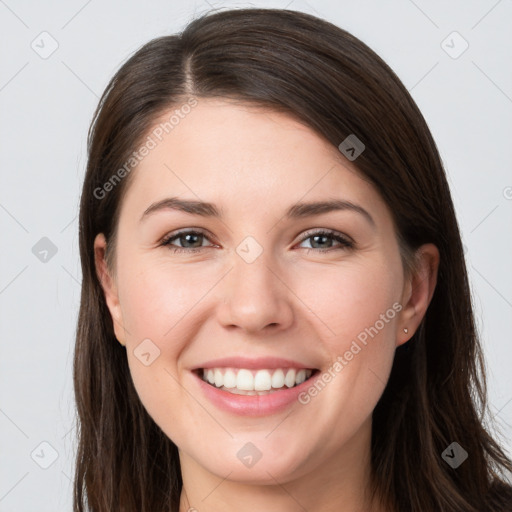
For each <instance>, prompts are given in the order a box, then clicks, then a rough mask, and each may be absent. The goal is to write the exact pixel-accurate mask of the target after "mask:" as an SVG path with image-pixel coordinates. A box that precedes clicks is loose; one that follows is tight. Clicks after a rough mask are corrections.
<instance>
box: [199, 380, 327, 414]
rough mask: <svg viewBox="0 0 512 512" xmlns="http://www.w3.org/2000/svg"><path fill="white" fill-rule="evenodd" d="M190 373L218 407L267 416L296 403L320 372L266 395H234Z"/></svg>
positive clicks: (237, 412)
mask: <svg viewBox="0 0 512 512" xmlns="http://www.w3.org/2000/svg"><path fill="white" fill-rule="evenodd" d="M192 375H193V376H194V377H195V379H196V380H197V381H198V383H199V387H200V388H201V391H202V392H203V393H204V395H205V396H206V398H208V400H210V401H211V402H212V403H213V404H214V405H216V406H217V407H218V408H219V409H222V410H223V411H227V412H230V413H234V414H239V415H240V416H267V415H270V414H275V413H278V412H281V411H283V410H285V409H286V408H287V407H289V406H290V405H292V404H293V403H298V396H299V394H300V393H301V392H302V391H305V390H306V389H307V388H309V387H310V386H311V385H312V384H313V382H314V381H315V380H316V377H317V376H318V375H320V372H319V371H317V372H316V373H314V374H313V376H312V377H310V378H309V379H307V380H305V381H304V382H302V383H301V384H299V385H298V386H295V387H293V388H287V389H283V390H282V391H276V392H274V393H269V394H268V395H235V394H233V393H230V392H229V391H223V390H221V389H219V388H216V387H214V386H212V385H211V384H208V383H207V382H205V381H204V380H203V379H202V378H201V377H199V375H197V374H196V373H194V372H192Z"/></svg>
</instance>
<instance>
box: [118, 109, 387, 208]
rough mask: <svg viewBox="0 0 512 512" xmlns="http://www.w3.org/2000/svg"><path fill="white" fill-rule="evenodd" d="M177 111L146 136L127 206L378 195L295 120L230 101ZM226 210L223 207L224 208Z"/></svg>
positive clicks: (239, 204) (256, 203)
mask: <svg viewBox="0 0 512 512" xmlns="http://www.w3.org/2000/svg"><path fill="white" fill-rule="evenodd" d="M177 109H178V110H179V105H177V106H175V107H173V108H172V109H170V110H169V111H168V112H166V113H164V114H163V115H162V116H161V117H160V118H159V119H157V120H156V121H155V123H154V125H153V126H152V128H151V129H150V131H149V132H148V134H147V136H146V137H147V139H145V140H147V141H149V140H151V146H153V147H152V149H151V150H150V151H149V153H148V154H147V155H146V156H145V157H144V158H143V159H142V161H141V162H140V163H139V164H138V165H137V167H136V168H135V169H134V170H133V171H132V172H133V173H134V174H135V176H132V183H131V185H130V187H129V190H128V192H127V196H126V198H125V203H126V202H129V203H130V204H131V205H132V206H133V207H134V208H136V209H137V210H140V211H144V209H145V208H146V207H147V206H148V203H150V202H154V201H155V200H158V199H162V198H164V197H166V196H170V195H172V196H186V197H187V198H194V199H201V200H204V201H210V202H213V203H216V204H221V205H224V204H225V203H227V204H226V209H230V208H232V209H235V210H236V211H237V212H241V211H247V212H250V211H254V209H255V208H256V209H258V210H260V211H261V209H263V208H267V207H268V208H270V206H271V205H272V206H273V207H274V206H276V207H278V208H281V209H285V208H288V206H289V204H290V203H293V202H296V201H299V200H301V198H303V199H304V200H314V199H319V198H322V199H325V198H326V196H329V197H330V198H338V199H346V200H350V201H354V202H363V201H364V202H366V203H368V202H370V203H372V202H373V208H374V209H375V208H377V209H379V208H380V209H381V210H382V211H380V212H376V214H377V215H379V214H381V215H382V214H385V212H384V211H383V209H385V206H384V204H383V203H382V201H381V199H380V196H379V194H378V193H377V191H376V190H375V188H374V187H373V185H372V184H371V183H369V182H368V181H367V180H366V179H365V178H364V177H363V176H362V175H361V174H360V172H359V171H358V169H357V168H356V167H355V165H354V164H353V163H352V162H350V161H348V160H347V159H345V158H344V157H343V156H341V154H340V152H339V151H338V149H337V148H336V147H335V146H333V145H332V144H330V143H329V142H328V141H326V140H325V139H323V138H322V137H320V136H319V135H318V134H317V133H316V132H314V131H313V130H312V129H311V128H309V127H307V126H305V125H304V124H302V123H301V122H300V121H298V120H296V119H294V118H293V117H291V116H289V115H287V114H284V113H280V112H275V111H271V110H268V109H263V108H258V107H254V106H250V105H248V104H243V103H235V102H231V101H228V100H224V99H200V100H198V104H197V105H196V106H195V107H192V108H190V109H189V110H187V112H188V113H187V114H183V113H182V114H181V116H177V115H174V116H173V118H172V121H173V122H172V123H171V122H169V120H170V119H171V116H172V115H173V113H174V112H175V110H177ZM223 209H225V208H223Z"/></svg>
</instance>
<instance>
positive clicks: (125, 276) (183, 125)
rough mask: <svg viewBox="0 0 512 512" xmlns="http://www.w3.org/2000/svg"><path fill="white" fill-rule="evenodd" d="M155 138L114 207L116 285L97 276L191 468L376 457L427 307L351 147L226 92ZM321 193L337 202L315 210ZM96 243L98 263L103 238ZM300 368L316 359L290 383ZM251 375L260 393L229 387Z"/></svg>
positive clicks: (217, 471)
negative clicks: (389, 398) (389, 394)
mask: <svg viewBox="0 0 512 512" xmlns="http://www.w3.org/2000/svg"><path fill="white" fill-rule="evenodd" d="M168 118H169V114H167V115H166V116H164V117H163V118H162V119H160V120H158V123H155V126H156V127H157V126H159V123H160V122H164V120H167V119H168ZM153 133H154V132H153ZM158 133H160V132H158ZM152 138H153V139H154V140H155V141H156V142H157V144H156V147H154V148H152V149H151V150H150V151H149V154H148V155H147V156H145V157H144V158H143V159H142V161H141V162H140V163H139V165H138V167H137V168H136V169H135V170H134V171H132V172H133V173H134V175H133V176H131V178H133V182H132V183H131V184H130V187H129V188H128V190H127V195H126V196H125V199H124V201H123V204H122V208H121V212H120V218H119V225H118V238H117V245H116V276H115V281H109V280H108V279H106V280H105V279H102V283H103V286H104V289H105V292H106V296H107V302H108V306H109V309H110V312H111V314H112V317H113V319H114V326H115V332H116V336H117V338H118V340H120V341H121V342H122V343H124V344H126V354H127V358H128V363H129V367H130V371H131V375H132V378H133V382H134V384H135V387H136V389H137V392H138V394H139V396H140V399H141V401H142V403H143V404H144V406H145V408H146V409H147V411H148V413H149V414H150V415H151V417H152V418H153V419H154V421H155V422H156V423H157V424H158V425H159V426H160V428H161V429H162V430H163V431H164V432H165V434H167V436H168V437H169V438H170V439H172V440H173V441H174V443H175V444H176V445H177V446H178V447H179V450H180V457H181V460H182V466H183V465H184V464H185V465H186V466H187V467H188V468H191V467H195V468H196V469H197V468H200V470H201V471H206V472H208V473H209V474H214V475H215V477H216V480H215V481H216V482H218V477H221V478H224V477H226V475H228V474H229V475H230V476H229V479H230V480H239V481H246V482H267V483H275V480H277V481H279V482H281V483H283V482H286V481H289V480H291V479H293V478H298V477H301V476H305V475H306V474H311V472H315V471H325V470H329V469H328V468H330V467H333V466H332V465H333V464H334V463H335V461H336V460H340V457H343V460H347V461H350V465H351V468H352V469H354V468H356V467H358V466H359V465H360V464H361V454H362V453H364V457H363V459H364V461H365V462H367V459H366V458H365V457H367V455H368V453H367V452H365V449H366V448H365V447H368V446H369V440H370V432H371V414H372V411H373V409H374V407H375V405H376V403H377V401H378V400H379V397H380V396H381V394H382V392H383V389H384V387H385V384H386V382H387V379H388V376H389V373H390V370H391V366H392V362H393V357H394V352H395V348H396V346H397V345H399V344H401V343H403V342H405V341H406V340H407V339H409V338H410V337H411V336H412V334H413V331H414V327H415V325H417V323H418V322H419V320H420V319H421V318H416V317H415V316H414V313H413V309H414V308H413V307H411V306H408V300H409V299H410V297H411V290H412V289H413V288H412V287H411V286H410V285H409V283H408V282H406V281H405V280H404V275H403V268H402V263H401V259H400V254H399V249H398V245H397V240H396V237H395V232H394V226H393V223H392V218H391V214H390V211H389V210H388V208H387V206H386V205H385V203H384V202H383V200H382V199H381V197H380V196H379V194H378V193H377V192H376V190H375V189H374V187H373V186H372V185H371V184H370V183H369V182H368V181H365V180H364V179H362V178H361V177H360V175H359V174H358V172H357V169H356V167H355V165H356V164H357V160H356V161H355V162H353V163H352V162H350V161H349V160H347V159H346V158H345V157H344V156H342V155H341V153H340V152H339V151H338V149H337V148H335V147H333V146H332V145H330V144H328V143H327V142H325V141H324V140H323V139H321V138H320V137H319V136H318V135H316V134H315V133H314V132H313V131H312V130H311V129H309V128H307V127H305V126H303V125H302V124H300V123H298V122H297V121H295V120H293V119H292V118H290V117H288V116H286V115H284V114H280V113H275V112H270V111H268V110H267V111H263V110H256V109H252V108H249V107H247V106H243V105H234V104H232V103H228V102H226V101H221V100H200V101H199V103H198V105H197V106H195V107H194V108H192V109H191V111H190V113H188V114H187V115H186V116H183V118H180V121H179V123H178V124H176V125H175V126H174V128H173V129H172V130H171V131H169V133H167V134H165V131H164V136H163V137H161V138H162V140H161V141H159V140H158V138H156V137H155V136H154V135H152ZM340 142H341V141H340ZM365 142H367V143H369V142H370V141H365ZM151 145H152V144H151ZM171 198H175V200H174V203H173V201H171ZM177 200H179V201H187V202H193V203H194V205H195V206H194V208H193V210H195V213H194V212H192V208H191V207H190V206H183V207H182V208H179V207H178V206H177V205H178V203H176V201H177ZM163 201H167V203H165V202H163ZM327 201H339V202H345V203H339V204H340V206H339V207H338V208H333V209H329V208H325V207H318V208H316V209H308V207H307V206H306V205H309V204H311V203H320V202H322V203H323V202H327ZM203 202H204V203H209V204H211V205H213V206H201V203H203ZM348 203H349V204H350V205H355V206H356V207H355V208H354V207H342V206H343V204H345V205H346V204H348ZM166 204H167V206H165V205H166ZM173 204H174V207H172V205H173ZM213 209H214V210H215V212H216V215H212V213H213V211H212V210H213ZM187 210H188V211H187ZM189 231H192V232H195V234H194V233H189V234H188V236H187V232H189ZM178 232H183V233H182V234H181V236H178V235H177V234H178ZM318 233H321V234H320V235H318ZM315 235H316V236H315ZM338 236H340V237H341V238H339V239H338V238H337V237H338ZM165 240H167V244H164V243H162V242H163V241H164V242H165ZM344 240H345V241H344ZM347 242H348V244H347ZM95 247H96V255H97V264H98V267H99V268H102V267H101V265H102V254H103V253H102V248H104V239H103V236H102V235H99V236H98V237H97V239H96V243H95ZM175 251H176V252H175ZM427 302H428V301H427ZM419 309H421V308H419ZM420 316H421V315H420ZM404 327H408V328H409V332H408V334H405V333H404V332H403V328H404ZM225 358H233V360H231V361H217V360H220V359H225ZM262 358H268V360H266V361H264V360H262ZM280 359H283V360H286V361H282V360H280ZM206 367H207V368H218V370H217V371H215V370H212V374H211V375H213V378H214V379H216V382H217V384H218V385H222V386H224V384H226V386H227V389H226V388H224V390H221V389H216V388H215V386H214V385H212V384H210V383H207V382H205V381H204V380H203V379H202V378H201V377H200V376H199V375H198V374H199V373H200V372H201V374H202V370H201V369H202V368H206ZM227 368H231V370H230V371H228V370H227ZM293 368H295V369H296V370H297V373H298V375H297V374H294V373H293V372H290V369H293ZM300 369H309V370H315V373H313V374H312V377H311V378H310V379H309V380H307V381H306V382H303V383H302V384H301V385H300V387H293V388H288V385H289V386H292V382H293V378H294V376H295V378H297V377H298V378H299V381H300V380H301V378H302V376H303V375H302V374H303V373H304V372H300V371H299V370H300ZM239 370H245V371H242V372H241V373H240V372H239ZM258 370H269V371H268V372H265V371H262V372H259V371H258ZM280 371H282V373H281V372H280ZM276 375H277V376H276ZM306 375H309V372H308V373H307V374H306ZM329 377H330V378H329ZM224 378H225V380H224ZM283 378H285V384H284V387H282V388H281V389H280V390H279V391H274V392H272V393H269V392H268V391H265V389H266V388H267V389H268V387H269V385H270V386H273V389H274V388H278V387H280V386H282V385H283ZM237 379H238V380H237ZM254 381H256V383H257V387H258V388H260V389H262V390H263V391H262V394H261V395H260V394H256V395H254V394H249V395H247V394H245V395H241V394H236V390H237V389H238V388H237V387H235V388H233V387H231V386H233V385H239V386H240V387H241V388H244V389H245V390H246V391H243V390H242V393H247V390H248V389H250V388H251V386H252V387H254ZM315 390H316V391H315ZM233 391H235V393H233ZM347 469H350V467H348V468H347ZM347 477H348V473H347ZM274 479H275V480H274Z"/></svg>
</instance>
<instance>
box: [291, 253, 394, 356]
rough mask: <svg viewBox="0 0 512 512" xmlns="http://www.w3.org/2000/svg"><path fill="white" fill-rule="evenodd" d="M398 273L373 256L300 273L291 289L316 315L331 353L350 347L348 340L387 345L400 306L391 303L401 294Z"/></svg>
mask: <svg viewBox="0 0 512 512" xmlns="http://www.w3.org/2000/svg"><path fill="white" fill-rule="evenodd" d="M398 272H399V270H397V269H396V268H395V267H394V266H393V265H389V264H386V265H384V264H383V263H382V262H381V261H380V260H379V259H376V260H375V262H373V263H372V262H371V260H366V261H364V263H363V262H362V261H361V263H360V264H359V263H358V262H356V261H354V262H347V264H346V265H338V266H332V267H324V268H322V269H321V270H319V271H318V272H315V273H312V272H311V271H310V272H309V273H307V272H302V273H301V274H300V276H301V277H300V279H297V281H296V284H295V285H294V286H295V288H294V289H295V290H297V295H298V297H300V298H301V300H302V301H303V302H304V303H305V304H306V305H307V307H308V308H309V309H310V310H311V312H312V314H313V315H314V316H315V317H316V318H317V321H318V324H319V332H321V333H322V334H323V341H324V343H325V344H326V345H328V346H329V350H330V352H331V354H333V353H336V354H339V353H343V352H345V351H346V350H349V349H350V345H351V342H352V341H353V340H359V341H360V342H361V343H363V344H364V342H365V340H366V341H368V340H379V343H380V346H386V349H389V343H392V342H394V326H395V322H396V316H397V309H400V306H399V305H398V306H397V302H396V300H397V298H398V297H400V295H399V286H398V285H399V284H400V282H399V278H398V277H397V276H399V275H400V274H399V273H398ZM306 276H307V277H306ZM393 305H395V307H393ZM373 345H375V343H374V344H373ZM368 346H369V343H368ZM393 346H394V345H393ZM355 350H357V349H355ZM367 352H372V351H367Z"/></svg>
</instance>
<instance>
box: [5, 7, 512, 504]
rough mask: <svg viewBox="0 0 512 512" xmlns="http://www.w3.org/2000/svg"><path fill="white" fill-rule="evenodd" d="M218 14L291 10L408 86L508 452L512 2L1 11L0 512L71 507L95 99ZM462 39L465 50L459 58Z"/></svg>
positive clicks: (511, 407)
mask: <svg viewBox="0 0 512 512" xmlns="http://www.w3.org/2000/svg"><path fill="white" fill-rule="evenodd" d="M211 6H213V7H216V8H218V7H229V6H237V7H241V6H257V7H277V8H284V7H287V6H289V8H290V9H295V10H301V11H305V12H309V13H311V14H315V15H318V16H320V17H322V18H325V19H327V20H329V21H331V22H334V23H335V24H337V25H339V26H341V27H342V28H345V29H347V30H348V31H350V32H352V33H353V34H354V35H356V36H357V37H359V38H360V39H362V40H363V41H364V42H366V43H367V44H368V45H369V46H370V47H372V48H373V49H374V50H375V51H376V52H377V53H378V54H379V55H381V56H382V57H383V58H384V60H385V61H386V62H388V64H389V65H390V66H391V67H392V68H393V69H394V70H395V71H396V73H397V74H398V76H399V77H400V78H401V79H402V81H403V82H404V84H405V85H406V87H407V88H408V89H409V90H410V91H411V93H412V95H413V97H414V99H415V100H416V102H417V103H418V105H419V107H420V109H421V110H422V112H423V114H424V116H425V118H426V120H427V122H428V124H429V126H430V129H431V130H432V133H433V135H434V138H435V140H436V142H437V144H438V147H439V150H440V152H441V156H442V158H443V161H444V163H445V166H446V169H447V173H448V178H449V182H450V185H451V189H452V194H453V199H454V202H455V207H456V210H457V215H458V219H459V223H460V226H461V230H462V233H463V239H464V244H465V246H466V248H467V251H466V256H467V262H468V268H469V272H470V279H471V285H472V289H473V296H474V303H475V312H476V315H477V319H478V325H479V329H480V332H481V335H482V341H483V345H484V349H485V355H486V361H487V365H488V368H489V391H490V392H489V399H490V404H491V410H492V413H493V415H494V416H495V417H496V419H497V420H498V422H499V425H501V429H502V431H503V435H504V437H505V439H506V440H504V443H505V445H506V447H507V450H509V452H510V450H511V447H512V441H511V438H512V427H511V423H512V377H511V371H510V369H511V361H512V345H511V336H510V332H511V329H512V269H511V261H512V259H511V254H512V229H511V225H512V222H511V220H512V173H511V168H512V167H511V161H512V153H511V150H510V148H511V145H512V142H511V141H512V138H511V135H512V130H511V122H510V121H511V118H512V74H511V63H512V32H511V31H510V27H511V25H512V1H511V0H501V1H496V0H485V1H467V0H465V1H464V0H460V1H451V2H441V1H431V2H427V1H420V0H417V1H416V2H413V1H412V0H393V1H387V2H379V1H377V0H373V1H368V0H367V1H355V0H352V1H347V0H343V1H337V2H335V1H328V0H323V1H318V2H313V1H311V2H310V3H309V4H308V3H306V2H304V1H303V0H294V1H292V2H290V1H289V0H283V1H270V2H262V1H256V2H253V3H250V4H249V3H239V2H237V3H235V2H229V1H224V2H217V3H215V4H213V2H212V3H211V4H210V5H209V4H208V2H206V1H203V0H196V1H195V2H194V1H193V0H190V1H188V2H183V1H181V2H172V1H153V2H149V3H146V2H134V1H108V2H100V1H98V0H89V1H88V2H87V1H84V0H74V1H68V2H64V1H62V0H61V1H52V2H35V1H32V2H30V1H26V2H19V1H18V2H17V1H15V0H5V1H3V0H0V38H1V48H2V53H1V65H0V108H1V113H2V115H1V123H0V130H1V131H0V144H1V155H2V162H1V173H2V175H1V188H0V225H1V234H2V238H1V266H0V271H1V275H0V314H1V335H0V339H1V360H0V384H1V387H0V442H1V446H0V453H1V463H0V511H1V512H7V511H16V512H29V511H30V512H32V511H34V512H35V511H37V512H44V511H52V512H55V511H67V510H71V490H72V487H71V479H72V474H73V463H74V450H75V440H74V436H75V430H74V428H73V422H74V402H73V394H72V380H71V370H72V355H73V347H74V331H75V325H76V319H77V312H78V306H79V298H80V279H81V276H80V266H79V259H78V237H77V229H78V225H77V212H78V200H79V194H80V187H81V183H82V179H83V175H84V169H85V159H86V154H85V149H86V134H87V129H88V126H89V122H90V120H91V116H92V113H93V110H94V108H95V106H96V104H97V101H98V98H99V95H100V94H101V92H102V91H103V89H104V87H105V86H106V85H107V82H108V80H109V79H110V78H111V76H112V75H113V73H114V72H115V71H116V70H117V69H118V67H119V66H120V65H121V63H122V62H123V61H124V60H125V59H126V58H127V57H128V56H129V55H130V54H131V53H132V52H134V51H135V50H136V49H137V48H139V47H140V46H141V45H142V44H143V43H145V42H147V41H149V40H150V39H152V38H154V37H157V36H161V35H166V34H170V33H174V32H176V31H178V30H181V29H182V28H183V26H184V25H185V24H186V22H187V21H189V20H190V19H191V17H192V15H193V14H194V12H195V13H196V14H199V13H202V12H205V11H206V10H209V9H211ZM43 31H47V32H48V33H49V34H50V35H51V38H53V39H54V40H55V41H56V42H57V43H58V48H57V50H56V51H55V52H54V53H53V54H52V55H50V56H49V57H48V58H46V59H43V58H42V57H41V56H40V53H41V52H43V51H48V50H49V49H51V44H52V43H51V38H50V37H49V36H44V35H43V36H41V35H40V34H41V33H42V32H43ZM453 31H457V32H458V33H459V34H460V35H461V37H462V38H463V39H461V38H458V36H456V35H455V36H453V35H451V36H450V34H451V33H452V32H453ZM448 36H450V37H448ZM447 37H448V39H446V38H447ZM464 40H465V41H467V43H468V44H469V47H468V49H467V50H466V51H465V52H464V53H462V54H461V55H460V56H458V57H457V58H453V56H457V54H458V53H460V51H461V50H462V49H463V48H464V45H465V43H464ZM443 41H445V43H443ZM31 45H33V46H34V47H35V48H36V49H37V51H38V52H39V53H38V52H36V51H35V50H34V49H33V48H32V47H31ZM447 52H449V53H451V54H452V56H450V55H449V53H447ZM42 237H48V238H49V239H50V240H51V241H52V243H53V244H55V246H56V248H57V253H56V254H55V255H53V256H51V253H50V254H49V255H48V256H47V261H46V262H42V261H40V259H39V258H38V257H36V255H35V254H34V253H33V252H32V248H33V247H34V245H35V244H36V243H37V242H38V241H39V240H40V239H41V238H42ZM42 256H43V255H42V254H40V257H42ZM43 442H45V443H49V445H51V447H53V448H50V447H49V446H48V445H47V444H43V445H41V443H43ZM52 450H55V452H56V453H54V452H53V451H52ZM31 454H32V456H31ZM55 456H57V458H56V459H55V461H53V459H54V458H55ZM469 457H470V458H471V454H470V455H469ZM52 461H53V463H52V464H51V465H50V466H49V467H48V468H47V469H43V468H42V467H40V466H41V465H48V464H50V463H51V462H52Z"/></svg>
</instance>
